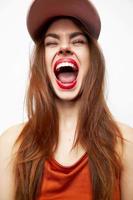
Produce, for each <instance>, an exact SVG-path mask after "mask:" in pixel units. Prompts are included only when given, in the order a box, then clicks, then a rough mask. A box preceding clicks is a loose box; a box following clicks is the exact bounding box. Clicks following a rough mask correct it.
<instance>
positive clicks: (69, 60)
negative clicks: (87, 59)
mask: <svg viewBox="0 0 133 200" xmlns="http://www.w3.org/2000/svg"><path fill="white" fill-rule="evenodd" d="M63 63H64V65H65V63H68V66H69V63H70V66H71V67H72V68H73V73H74V74H73V76H72V74H71V73H72V72H71V73H70V72H68V73H70V76H71V78H70V79H68V80H69V81H67V80H66V81H64V79H65V78H64V77H65V74H64V77H63V79H59V78H58V77H59V76H58V75H57V73H56V70H57V66H58V65H59V64H63ZM78 70H79V66H78V64H77V62H76V61H75V60H74V59H72V58H60V59H58V60H57V61H56V62H55V64H54V73H55V75H56V83H57V84H58V86H59V87H60V88H61V89H66V90H68V89H72V88H74V87H75V85H76V83H77V80H76V78H77V75H76V74H77V73H78ZM62 73H63V72H62ZM62 76H63V74H62ZM72 77H73V78H72ZM74 77H75V78H74Z"/></svg>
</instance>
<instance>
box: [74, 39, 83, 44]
mask: <svg viewBox="0 0 133 200" xmlns="http://www.w3.org/2000/svg"><path fill="white" fill-rule="evenodd" d="M72 43H73V44H77V43H80V44H84V43H85V41H84V40H80V39H79V40H74V41H73V42H72Z"/></svg>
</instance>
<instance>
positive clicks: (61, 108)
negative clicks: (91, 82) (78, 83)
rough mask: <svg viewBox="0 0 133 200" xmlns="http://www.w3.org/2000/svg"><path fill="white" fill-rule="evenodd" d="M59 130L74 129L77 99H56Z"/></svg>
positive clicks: (77, 105) (76, 116)
mask: <svg viewBox="0 0 133 200" xmlns="http://www.w3.org/2000/svg"><path fill="white" fill-rule="evenodd" d="M57 109H58V113H59V126H60V130H66V131H71V132H73V131H75V128H76V125H77V119H78V110H79V101H77V102H72V101H58V102H57Z"/></svg>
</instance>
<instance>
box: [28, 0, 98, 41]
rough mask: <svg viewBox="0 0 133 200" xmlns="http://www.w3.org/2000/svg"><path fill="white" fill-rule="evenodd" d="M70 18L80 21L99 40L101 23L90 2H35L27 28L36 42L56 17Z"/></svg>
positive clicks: (29, 15) (63, 0)
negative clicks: (48, 23) (39, 34)
mask: <svg viewBox="0 0 133 200" xmlns="http://www.w3.org/2000/svg"><path fill="white" fill-rule="evenodd" d="M60 16H62V17H63V16H68V17H74V18H76V19H77V20H79V21H80V22H81V23H82V24H83V25H84V26H85V27H86V29H87V30H88V32H89V34H90V35H91V36H92V37H93V38H95V39H98V37H99V34H100V30H101V21H100V17H99V14H98V12H97V10H96V8H95V7H94V5H93V4H92V3H91V2H90V1H88V0H34V1H33V3H32V4H31V6H30V8H29V11H28V15H27V28H28V31H29V34H30V36H31V37H32V39H33V40H34V41H36V39H37V36H38V33H39V31H40V29H41V28H42V27H45V25H46V24H47V22H48V21H49V20H51V19H53V18H54V17H60Z"/></svg>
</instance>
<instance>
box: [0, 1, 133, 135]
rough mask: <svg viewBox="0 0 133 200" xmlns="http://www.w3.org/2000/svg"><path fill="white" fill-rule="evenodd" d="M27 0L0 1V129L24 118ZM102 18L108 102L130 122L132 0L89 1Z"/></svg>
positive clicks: (132, 118) (28, 47)
mask: <svg viewBox="0 0 133 200" xmlns="http://www.w3.org/2000/svg"><path fill="white" fill-rule="evenodd" d="M30 2H31V0H0V133H2V132H3V131H4V130H5V129H7V128H8V127H10V126H12V125H14V124H17V123H21V122H23V120H24V119H25V116H26V115H25V111H24V97H25V91H26V84H27V78H28V69H29V56H30V52H31V49H32V46H33V42H32V40H31V39H30V36H29V35H28V32H27V29H26V14H27V10H28V7H29V4H30ZM93 2H94V4H95V5H96V7H97V9H98V11H99V13H100V16H101V21H102V30H101V34H100V38H99V43H100V45H101V48H102V50H103V52H104V56H105V60H106V69H107V71H106V79H107V89H106V95H107V103H108V106H109V108H110V110H111V112H112V113H113V115H114V116H115V117H116V118H117V120H119V121H121V122H124V123H126V124H128V125H130V126H132V127H133V20H132V19H133V0H111V1H107V0H93Z"/></svg>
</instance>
